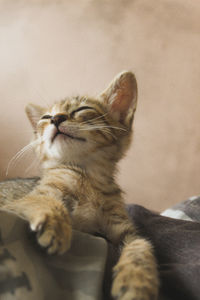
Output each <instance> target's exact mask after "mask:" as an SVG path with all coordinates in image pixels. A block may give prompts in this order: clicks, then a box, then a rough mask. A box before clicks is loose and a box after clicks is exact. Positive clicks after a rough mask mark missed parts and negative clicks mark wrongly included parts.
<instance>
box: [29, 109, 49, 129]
mask: <svg viewBox="0 0 200 300" xmlns="http://www.w3.org/2000/svg"><path fill="white" fill-rule="evenodd" d="M25 111H26V114H27V117H28V119H29V121H30V122H31V125H32V127H33V129H36V127H37V123H38V122H39V120H40V118H41V117H42V115H43V114H44V113H45V108H43V107H41V106H39V105H35V104H32V103H29V104H28V105H27V106H26V107H25Z"/></svg>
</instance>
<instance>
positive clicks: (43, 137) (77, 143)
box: [26, 72, 137, 167]
mask: <svg viewBox="0 0 200 300" xmlns="http://www.w3.org/2000/svg"><path fill="white" fill-rule="evenodd" d="M136 105H137V83H136V79H135V76H134V75H133V74H132V73H131V72H123V73H120V74H119V75H118V76H117V77H116V78H114V80H113V81H112V82H111V84H110V85H109V86H108V88H107V89H106V90H105V91H103V93H101V94H100V95H99V96H97V97H96V98H89V97H71V98H66V99H64V100H62V101H59V102H57V103H55V104H54V105H52V106H51V107H50V108H48V109H47V108H43V107H40V106H37V105H33V104H29V105H28V106H27V107H26V113H27V115H28V118H29V120H30V122H31V124H32V126H33V128H34V133H35V137H34V139H35V142H34V144H35V149H36V152H37V154H38V156H39V159H40V161H41V162H42V163H43V164H44V166H45V167H48V166H52V165H55V164H59V163H62V164H68V163H70V164H77V165H79V166H83V167H87V166H90V165H91V164H92V163H93V164H95V162H96V163H101V161H102V162H103V161H104V162H105V161H107V162H108V163H109V162H112V163H115V162H117V161H118V160H119V159H120V158H121V157H122V156H123V155H124V153H125V151H126V149H127V148H128V146H129V144H130V140H131V132H132V129H131V128H132V122H133V117H134V113H135V110H136Z"/></svg>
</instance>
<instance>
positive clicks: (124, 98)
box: [100, 72, 137, 122]
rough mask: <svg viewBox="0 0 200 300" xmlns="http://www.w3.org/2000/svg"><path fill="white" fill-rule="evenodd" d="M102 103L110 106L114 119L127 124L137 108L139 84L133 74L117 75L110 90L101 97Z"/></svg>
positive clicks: (109, 87)
mask: <svg viewBox="0 0 200 300" xmlns="http://www.w3.org/2000/svg"><path fill="white" fill-rule="evenodd" d="M100 99H101V101H103V102H104V104H106V105H107V106H108V110H109V112H110V113H111V114H112V116H113V118H115V119H117V120H118V121H120V122H125V121H126V118H127V117H128V116H129V117H130V114H132V119H133V115H134V112H135V110H136V106H137V82H136V78H135V76H134V74H133V73H132V72H122V73H120V74H119V75H117V76H116V77H115V78H114V80H113V81H112V82H111V84H110V85H109V86H108V88H107V89H106V90H105V91H104V92H103V93H102V94H101V95H100Z"/></svg>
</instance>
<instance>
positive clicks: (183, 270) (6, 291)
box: [0, 197, 200, 300]
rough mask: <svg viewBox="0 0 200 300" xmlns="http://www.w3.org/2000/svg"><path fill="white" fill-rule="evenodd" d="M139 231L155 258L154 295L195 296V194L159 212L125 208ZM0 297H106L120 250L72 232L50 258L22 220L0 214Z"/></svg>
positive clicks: (199, 206)
mask: <svg viewBox="0 0 200 300" xmlns="http://www.w3.org/2000/svg"><path fill="white" fill-rule="evenodd" d="M127 209H128V212H129V215H130V218H131V219H133V220H134V222H135V224H136V226H137V227H138V230H139V232H140V234H141V235H143V236H145V237H146V238H148V239H150V240H151V242H152V244H153V245H154V249H155V254H156V257H157V261H158V265H159V271H160V279H161V288H160V297H159V299H167V300H175V299H176V300H177V299H182V300H197V299H200V284H199V281H200V223H199V222H195V221H199V220H200V198H198V197H197V198H192V199H190V200H187V201H185V202H183V203H181V204H180V205H177V206H175V207H174V208H171V209H170V210H167V211H165V212H164V214H165V215H168V216H170V213H171V216H172V217H177V216H178V217H180V216H181V217H184V218H185V219H187V220H188V219H190V220H193V222H191V221H185V220H177V219H172V218H169V217H165V216H161V215H159V214H155V213H153V212H151V211H149V210H147V209H145V208H143V207H141V206H138V205H130V206H128V207H127ZM0 232H1V236H0V299H2V300H11V299H12V300H14V299H20V300H29V299H30V300H32V299H33V300H35V299H37V300H40V299H41V300H45V299H48V300H51V299H52V300H54V299H56V300H57V299H58V300H65V299H69V300H75V299H76V300H79V299H80V300H96V299H98V300H100V299H105V300H108V299H109V298H110V295H109V291H110V285H111V281H112V275H111V269H112V266H113V264H114V263H115V262H116V260H117V258H118V255H119V251H118V249H115V248H114V247H113V246H112V245H110V244H109V243H108V242H107V241H106V240H104V239H103V238H100V237H94V236H91V235H87V234H83V233H79V232H74V238H73V242H72V247H71V249H70V251H69V252H68V253H66V254H65V255H63V256H60V257H57V256H53V257H49V256H47V255H46V254H45V253H44V252H43V251H41V249H40V248H38V246H37V244H36V243H35V238H34V236H33V235H32V234H31V233H30V231H29V230H28V227H27V224H26V223H25V222H24V221H22V220H19V219H17V218H16V217H14V216H10V215H7V214H5V213H1V214H0Z"/></svg>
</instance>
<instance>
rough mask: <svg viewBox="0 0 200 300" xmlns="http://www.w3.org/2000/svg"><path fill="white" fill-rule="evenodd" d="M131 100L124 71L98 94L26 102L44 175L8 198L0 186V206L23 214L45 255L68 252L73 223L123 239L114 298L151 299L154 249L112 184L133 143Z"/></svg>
mask: <svg viewBox="0 0 200 300" xmlns="http://www.w3.org/2000/svg"><path fill="white" fill-rule="evenodd" d="M136 103H137V86H136V81H135V77H134V75H133V74H132V73H130V72H125V73H122V74H120V75H119V76H118V77H117V78H116V79H115V80H114V81H113V82H112V84H111V85H110V86H109V88H108V89H107V90H106V91H105V92H104V93H102V94H101V95H100V96H99V97H97V98H96V99H92V98H88V97H76V98H69V99H65V100H63V101H60V102H58V103H56V104H54V105H53V106H52V107H51V108H49V109H46V110H45V109H43V108H41V107H38V106H34V105H29V106H28V107H27V110H26V111H27V114H28V117H29V119H30V121H31V123H32V125H33V127H34V131H35V139H34V142H33V144H34V147H35V150H36V153H37V155H38V157H39V159H40V162H41V164H42V169H43V174H42V177H41V179H40V180H39V181H37V180H36V179H32V180H30V181H29V182H28V181H27V183H26V184H25V189H23V188H22V190H24V191H25V194H23V195H22V194H20V192H19V191H18V192H17V193H15V196H14V197H9V195H5V194H6V193H7V192H6V190H7V189H6V188H5V186H4V191H3V188H1V185H0V208H1V210H4V211H8V212H13V213H15V214H17V215H19V216H20V217H22V218H24V219H26V220H27V221H28V222H29V224H30V227H31V229H32V230H34V231H36V232H37V239H38V243H39V244H40V245H41V246H42V247H46V248H47V252H48V253H49V254H51V253H59V254H62V253H63V252H65V251H66V250H67V249H69V247H70V242H71V234H72V227H73V228H75V229H78V230H81V231H85V232H89V233H99V234H101V235H103V236H105V237H106V238H107V239H108V240H110V241H111V242H112V243H114V244H119V243H122V244H123V248H122V253H121V256H120V259H119V261H118V263H117V265H116V266H115V268H114V281H113V287H112V295H113V296H114V297H115V298H116V299H120V300H131V299H132V300H133V299H134V300H136V299H137V300H147V299H148V300H150V299H152V300H153V299H156V298H157V293H158V275H157V267H156V262H155V258H154V255H153V251H152V247H151V245H150V243H149V242H148V241H146V240H145V239H143V238H141V237H139V236H138V235H137V232H136V229H135V228H134V226H133V224H132V223H131V222H130V220H129V218H128V215H127V213H126V210H125V206H124V202H123V197H122V192H121V190H120V188H119V186H118V184H117V183H116V182H115V173H116V163H117V162H118V161H119V160H120V159H121V157H123V155H124V153H125V151H126V150H127V148H128V147H129V144H130V140H131V125H132V120H133V117H134V112H135V109H136ZM18 184H20V182H18ZM21 184H22V182H21ZM23 184H24V183H23ZM23 184H22V185H23ZM29 188H30V189H29ZM19 190H20V189H19ZM30 190H31V191H30ZM28 191H30V192H29V193H28V194H27V192H28ZM22 193H23V192H22Z"/></svg>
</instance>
